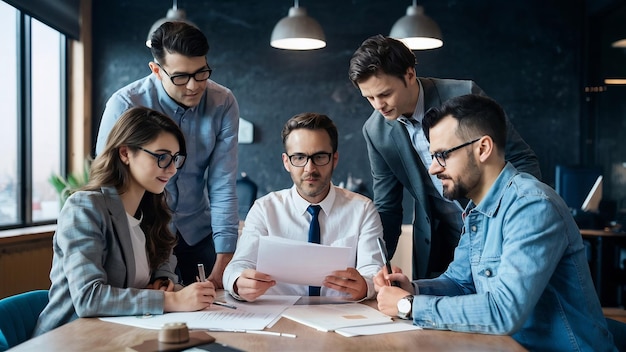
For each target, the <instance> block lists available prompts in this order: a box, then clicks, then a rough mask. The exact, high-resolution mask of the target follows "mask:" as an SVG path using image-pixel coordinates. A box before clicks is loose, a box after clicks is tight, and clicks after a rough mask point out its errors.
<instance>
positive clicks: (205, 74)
mask: <svg viewBox="0 0 626 352" xmlns="http://www.w3.org/2000/svg"><path fill="white" fill-rule="evenodd" d="M156 64H157V65H158V66H159V67H160V68H161V70H163V72H165V74H166V75H167V76H168V77H169V78H170V80H171V81H172V83H173V84H174V85H175V86H184V85H186V84H187V83H188V82H189V80H190V79H191V77H193V79H194V80H195V81H196V82H202V81H206V80H207V79H209V77H211V73H212V72H213V70H212V69H211V67H210V66H209V64H208V63H207V64H206V68H203V69H201V70H200V71H198V72H196V73H181V74H178V75H173V76H172V75H170V74H169V73H167V71H165V69H164V68H163V66H161V64H160V63H158V62H157V63H156Z"/></svg>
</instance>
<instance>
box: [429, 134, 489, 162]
mask: <svg viewBox="0 0 626 352" xmlns="http://www.w3.org/2000/svg"><path fill="white" fill-rule="evenodd" d="M481 138H483V137H479V138H476V139H474V140H473V141H469V142H467V143H463V144H461V145H458V146H456V147H454V148H450V149H448V150H444V151H443V152H436V153H435V154H432V155H431V156H430V157H431V158H433V159H437V162H438V163H439V165H441V167H446V159H448V155H450V153H452V152H453V151H455V150H459V149H461V148H464V147H467V146H468V145H470V144H472V143H476V142H478V141H479V140H480V139H481Z"/></svg>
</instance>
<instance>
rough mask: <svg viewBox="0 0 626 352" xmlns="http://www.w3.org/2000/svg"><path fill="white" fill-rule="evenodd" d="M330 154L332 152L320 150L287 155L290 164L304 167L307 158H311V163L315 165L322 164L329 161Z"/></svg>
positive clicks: (307, 160)
mask: <svg viewBox="0 0 626 352" xmlns="http://www.w3.org/2000/svg"><path fill="white" fill-rule="evenodd" d="M332 155H333V153H323V152H322V153H315V154H313V155H306V154H300V153H296V154H292V155H287V156H288V157H289V162H290V163H291V165H293V166H295V167H305V166H306V164H307V163H308V162H309V159H311V161H312V162H313V164H315V165H316V166H324V165H326V164H328V163H329V162H330V157H331V156H332Z"/></svg>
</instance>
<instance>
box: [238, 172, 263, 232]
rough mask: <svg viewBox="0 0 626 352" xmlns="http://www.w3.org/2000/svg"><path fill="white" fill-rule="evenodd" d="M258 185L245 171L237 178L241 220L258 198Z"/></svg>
mask: <svg viewBox="0 0 626 352" xmlns="http://www.w3.org/2000/svg"><path fill="white" fill-rule="evenodd" d="M257 190H258V187H257V185H256V183H254V181H252V180H251V179H250V178H249V177H248V175H246V173H245V172H242V173H241V177H240V178H239V179H237V199H238V203H239V220H245V218H246V215H248V210H250V207H252V204H254V201H255V200H256V193H257Z"/></svg>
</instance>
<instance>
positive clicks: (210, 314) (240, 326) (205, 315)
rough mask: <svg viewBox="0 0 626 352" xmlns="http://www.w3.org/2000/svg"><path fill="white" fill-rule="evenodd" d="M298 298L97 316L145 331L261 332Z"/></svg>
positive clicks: (260, 298)
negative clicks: (173, 326) (175, 327)
mask: <svg viewBox="0 0 626 352" xmlns="http://www.w3.org/2000/svg"><path fill="white" fill-rule="evenodd" d="M299 298H300V296H272V295H265V296H262V297H259V299H258V300H256V301H254V302H241V301H237V300H235V299H233V298H232V297H225V299H226V301H227V303H229V304H232V305H233V306H236V307H237V309H230V308H226V307H220V306H217V305H211V307H210V308H209V309H205V310H201V311H198V312H174V313H165V314H161V315H149V316H122V317H101V318H100V319H101V320H103V321H108V322H111V323H118V324H124V325H131V326H136V327H140V328H145V329H161V327H162V326H163V324H165V323H174V322H184V323H186V324H187V327H188V328H189V329H207V330H225V331H232V330H263V329H264V328H265V327H266V326H268V325H270V324H271V323H273V322H274V321H276V320H277V319H278V318H280V315H281V313H282V312H283V311H284V310H285V309H286V308H287V307H289V306H292V305H293V304H294V303H295V302H296V301H297V300H298V299H299Z"/></svg>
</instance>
